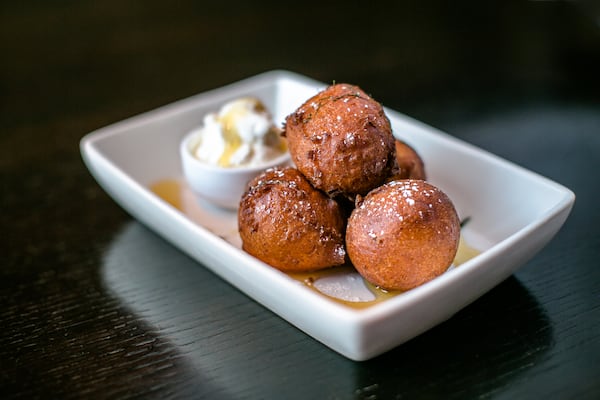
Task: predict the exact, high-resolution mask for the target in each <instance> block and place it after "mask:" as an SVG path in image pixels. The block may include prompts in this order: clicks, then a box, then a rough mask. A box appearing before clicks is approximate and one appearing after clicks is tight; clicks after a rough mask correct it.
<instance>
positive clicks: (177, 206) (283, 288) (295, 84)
mask: <svg viewBox="0 0 600 400" xmlns="http://www.w3.org/2000/svg"><path fill="white" fill-rule="evenodd" d="M356 83H357V84H358V85H359V86H360V82H356ZM324 87H325V84H323V83H321V82H317V81H314V80H311V79H309V78H306V77H304V76H301V75H298V74H295V73H292V72H288V71H270V72H266V73H263V74H260V75H257V76H254V77H250V78H248V79H245V80H242V81H239V82H236V83H233V84H230V85H227V86H224V87H221V88H218V89H215V90H211V91H209V92H205V93H201V94H198V95H196V96H193V97H190V98H187V99H184V100H181V101H178V102H175V103H172V104H170V105H167V106H164V107H161V108H159V109H156V110H154V111H150V112H147V113H144V114H141V115H139V116H136V117H133V118H129V119H127V120H125V121H122V122H118V123H115V124H113V125H110V126H108V127H105V128H102V129H99V130H96V131H94V132H91V133H89V134H87V135H86V136H85V137H84V138H83V139H82V140H81V143H80V145H81V152H82V156H83V159H84V161H85V163H86V165H87V167H88V168H89V170H90V172H91V173H92V175H93V176H94V177H95V178H96V180H97V181H98V183H99V184H100V185H101V186H102V187H103V188H104V189H105V190H106V191H107V192H108V193H109V194H110V195H111V196H112V197H113V198H114V200H115V201H116V202H117V203H119V204H120V205H121V206H122V207H123V208H124V209H125V210H126V211H127V212H129V213H130V214H131V215H132V216H133V217H135V218H137V219H138V220H139V221H141V222H142V223H144V224H145V225H147V226H148V227H150V228H151V229H153V230H154V231H156V232H157V233H158V234H160V235H161V236H162V237H164V238H165V239H166V240H167V241H169V242H171V243H172V244H173V245H175V246H176V247H178V248H179V249H181V251H183V252H185V253H187V254H188V255H190V256H191V257H193V258H194V259H196V260H197V261H198V262H199V263H201V264H202V265H204V266H205V267H206V268H209V269H210V270H211V271H213V272H214V273H215V274H217V275H219V276H220V277H222V278H223V279H225V280H226V281H228V282H229V283H231V284H232V285H234V286H235V287H237V288H238V289H239V290H241V291H243V292H244V293H246V294H247V295H248V296H250V297H251V298H253V299H254V300H256V301H257V302H259V303H261V304H262V305H264V306H265V307H267V308H269V309H270V310H272V311H273V312H275V313H276V314H278V315H279V316H281V317H282V318H284V319H285V320H287V321H288V322H290V323H291V324H293V325H294V326H296V327H297V328H299V329H301V330H302V331H304V332H305V333H306V334H308V335H310V336H312V337H313V338H315V339H316V340H318V341H320V342H322V343H323V344H325V345H326V346H328V347H330V348H331V349H333V350H335V351H337V352H339V353H340V354H342V355H344V356H346V357H348V358H350V359H353V360H366V359H369V358H372V357H375V356H377V355H379V354H381V353H383V352H385V351H387V350H390V349H392V348H394V347H395V346H398V345H400V344H402V343H403V342H405V341H407V340H409V339H411V338H413V337H414V336H416V335H419V334H420V333H422V332H424V331H426V330H428V329H430V328H432V327H433V326H435V325H437V324H439V323H440V322H442V321H444V320H446V319H448V318H450V317H451V316H452V315H453V314H454V313H456V312H457V311H459V310H460V309H462V308H463V307H465V306H466V305H467V304H469V303H471V302H472V301H474V300H475V299H477V298H478V297H480V296H481V295H482V294H484V293H485V292H487V291H488V290H490V289H491V288H492V287H494V286H495V285H497V284H498V283H500V282H501V281H503V280H504V279H505V278H507V277H508V276H510V275H511V274H512V273H513V272H514V271H515V270H516V269H517V268H518V267H520V266H521V265H523V264H524V263H525V262H526V261H527V260H528V259H530V258H531V257H532V256H534V255H535V254H536V253H537V252H538V251H539V250H540V249H541V248H542V247H543V246H544V245H546V244H547V243H548V242H549V241H550V239H551V238H552V237H553V236H554V235H555V234H556V232H557V231H558V230H559V229H560V227H561V226H562V224H563V223H564V221H565V220H566V218H567V216H568V215H569V212H570V210H571V208H572V206H573V203H574V201H575V196H574V194H573V193H572V192H571V191H570V190H569V189H567V188H565V187H563V186H561V185H559V184H557V183H555V182H553V181H551V180H549V179H547V178H544V177H542V176H540V175H538V174H535V173H533V172H530V171H527V170H525V169H524V168H521V167H519V166H517V165H515V164H513V163H510V162H508V161H506V160H503V159H501V158H499V157H497V156H494V155H493V154H490V153H488V152H486V151H483V150H481V149H478V148H476V147H474V146H472V145H470V144H468V143H465V142H462V141H460V140H458V139H456V138H454V137H452V136H450V135H447V134H445V133H443V132H440V131H439V130H436V129H434V128H432V127H430V126H427V125H426V124H423V123H421V122H419V121H416V120H414V119H412V118H410V117H407V116H405V115H403V114H401V113H398V112H396V111H393V110H390V109H387V108H386V113H387V115H388V117H389V118H390V121H391V123H392V128H393V131H394V135H396V137H398V138H401V139H403V140H405V141H406V142H408V143H409V144H410V145H412V146H413V147H414V148H415V149H416V150H417V151H418V152H419V153H420V155H421V156H422V158H423V159H424V162H425V165H426V168H427V173H428V176H429V180H430V181H431V182H432V183H433V184H434V185H436V186H438V187H440V188H441V189H442V190H443V191H444V192H446V194H448V196H449V197H450V198H451V199H452V201H453V202H454V204H455V206H456V208H457V211H458V213H459V216H460V217H461V219H467V218H468V220H469V222H468V224H466V225H465V226H464V227H463V230H462V238H463V240H464V242H465V243H468V245H469V246H471V247H473V248H476V249H477V250H478V254H477V255H476V256H474V257H472V258H470V259H468V260H467V261H464V262H463V263H461V264H460V265H457V266H455V267H453V268H451V269H449V270H448V271H447V272H446V273H444V274H443V275H441V276H439V277H438V278H436V279H434V280H432V281H430V282H428V283H426V284H424V285H422V286H420V287H417V288H415V289H412V290H410V291H407V292H404V293H397V294H388V295H386V296H379V297H378V298H377V300H376V301H371V300H370V299H368V298H365V293H367V297H368V292H369V291H373V290H374V289H373V288H369V287H367V286H365V285H363V284H361V282H360V279H358V282H357V279H356V276H353V275H352V274H351V273H345V272H340V273H339V274H330V275H328V276H326V278H327V279H326V280H324V281H323V282H324V284H323V285H321V286H323V287H325V288H324V289H323V288H319V285H314V284H313V283H314V282H313V280H312V279H311V280H310V282H309V280H308V279H306V277H299V276H291V275H288V274H285V273H282V272H280V271H278V270H276V269H274V268H271V267H270V266H268V265H266V264H264V263H263V262H261V261H259V260H257V259H256V258H254V257H252V256H250V255H249V254H247V253H245V252H244V251H243V250H241V248H240V247H241V243H240V239H239V235H238V233H237V216H236V214H235V212H231V211H225V210H222V209H219V208H216V207H214V206H211V205H210V204H205V203H202V202H201V201H199V200H197V199H196V197H195V196H194V194H193V193H192V192H191V190H190V189H189V187H188V186H187V184H186V182H185V180H184V179H183V175H182V170H181V166H180V160H179V152H178V149H179V143H180V141H181V139H182V138H183V137H184V136H185V135H186V133H188V132H189V131H190V130H192V129H193V128H195V127H197V126H198V125H200V124H201V123H202V118H203V116H204V115H205V114H206V113H208V112H212V111H214V110H216V109H218V108H219V107H220V106H221V105H222V104H223V103H225V102H227V101H230V100H233V99H235V98H238V97H241V96H256V97H258V98H260V99H261V100H262V101H263V102H264V103H265V105H266V106H267V108H268V109H269V110H270V111H271V113H272V114H273V116H274V118H275V120H276V121H278V123H283V120H284V119H285V117H286V116H287V115H288V114H290V113H291V112H293V111H294V110H295V109H296V108H297V107H298V106H299V105H300V104H302V103H303V102H304V101H305V100H306V99H308V98H309V97H311V96H312V95H314V94H315V93H317V92H318V91H319V90H321V89H323V88H324ZM364 89H366V90H367V92H368V88H364ZM467 258H468V257H467ZM307 282H309V283H310V284H308V283H307ZM340 288H341V292H342V293H341V294H339V293H337V294H336V293H333V292H336V291H337V292H340V290H339V289H340ZM365 289H366V290H367V291H366V292H365ZM320 290H321V291H320ZM322 292H325V293H329V294H330V295H331V296H333V297H331V296H328V295H326V294H323V293H322ZM354 292H356V293H354ZM335 297H339V298H341V300H340V299H336V298H335ZM357 299H358V301H357Z"/></svg>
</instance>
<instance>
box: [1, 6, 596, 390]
mask: <svg viewBox="0 0 600 400" xmlns="http://www.w3.org/2000/svg"><path fill="white" fill-rule="evenodd" d="M456 3H458V2H445V1H436V2H416V1H414V2H412V1H411V2H396V3H395V4H388V2H381V3H380V2H370V3H367V2H356V1H348V2H331V1H323V2H313V3H307V2H305V3H292V4H288V3H286V2H280V1H272V2H254V3H253V2H236V1H228V2H219V1H215V2H210V3H208V4H207V3H206V2H201V1H179V2H164V1H153V0H152V1H144V2H141V1H116V0H105V1H97V2H93V1H66V0H65V1H58V0H57V1H32V0H26V1H18V2H3V4H2V5H0V12H1V14H0V40H1V43H0V58H1V61H0V107H1V113H0V185H1V195H0V196H1V197H0V227H1V228H2V236H1V240H0V260H1V262H0V266H1V270H0V271H1V272H0V273H1V276H0V300H1V303H0V306H1V307H0V327H1V329H0V371H1V374H0V395H2V396H1V397H3V398H27V399H29V398H153V397H156V398H173V397H175V398H179V397H187V396H193V397H208V398H327V399H375V398H377V399H384V398H385V399H387V398H391V399H400V398H461V399H464V398H508V399H514V398H574V399H581V398H598V397H600V367H599V365H600V270H599V269H598V265H599V261H598V260H599V259H600V228H599V227H598V226H599V224H600V212H599V211H598V210H599V208H598V206H597V202H598V197H599V196H600V189H599V187H600V178H599V177H598V170H599V169H600V163H599V161H598V159H599V157H598V153H599V152H600V77H599V76H600V11H599V7H598V6H597V5H595V4H593V2H591V1H590V2H586V1H495V2H480V1H470V2H460V4H456ZM367 4H368V5H367ZM271 69H288V70H291V71H295V72H298V73H301V74H304V75H308V76H310V77H312V78H315V79H318V80H321V81H324V82H332V81H334V80H335V81H337V82H342V81H346V82H349V83H354V84H357V85H359V86H361V87H363V88H364V89H365V90H366V91H367V92H369V93H371V94H372V95H373V96H374V97H375V98H376V99H377V100H379V101H381V102H382V103H383V104H384V105H385V106H387V107H390V108H393V109H396V110H398V111H401V112H403V113H406V114H408V115H411V116H413V117H415V118H418V119H420V120H422V121H424V122H426V123H428V124H430V125H433V126H435V127H437V128H440V129H442V130H444V131H446V132H448V133H450V134H452V135H454V136H457V137H459V138H462V139H464V140H466V141H468V142H471V143H473V144H475V145H477V146H480V147H483V148H485V149H487V150H490V151H492V152H494V153H496V154H498V155H500V156H502V157H504V158H507V159H509V160H512V161H514V162H516V163H518V164H520V165H522V166H524V167H526V168H528V169H531V170H534V171H536V172H539V173H541V174H543V175H545V176H548V177H549V178H551V179H553V180H556V181H557V182H559V183H561V184H563V185H565V186H567V187H569V188H570V189H572V190H573V191H574V192H575V193H576V195H577V200H576V204H575V207H574V209H573V212H572V214H571V216H570V218H569V219H568V220H567V222H566V223H565V225H564V227H563V229H562V230H561V231H560V232H559V234H558V235H557V236H556V237H555V239H554V240H553V241H552V242H551V243H550V244H549V245H548V246H547V247H546V248H545V249H544V250H542V251H541V252H540V253H539V254H538V255H537V256H536V257H534V258H533V259H532V260H531V261H529V262H528V263H527V264H526V265H525V266H523V268H522V269H520V270H519V272H518V273H516V274H515V276H513V277H511V278H509V279H508V280H506V281H505V282H503V283H502V284H500V285H499V286H497V287H496V288H495V289H493V290H492V291H490V292H489V293H488V294H486V295H485V296H483V297H482V298H481V299H479V300H478V301H476V302H475V303H473V304H472V305H470V306H468V307H467V308H465V309H464V310H462V311H461V312H459V313H458V314H457V315H456V316H455V317H453V318H452V319H451V320H449V321H447V322H445V323H443V324H441V325H439V326H437V327H436V328H434V329H432V330H430V331H428V332H426V333H425V334H423V335H421V336H419V337H417V338H415V339H413V340H412V341H410V342H408V343H406V344H404V345H402V346H400V347H398V348H396V349H394V350H392V351H390V352H389V353H387V354H385V355H383V356H380V357H378V358H375V359H373V360H370V361H367V362H363V363H356V362H352V361H349V360H347V359H345V358H343V357H341V356H339V355H337V354H336V353H333V352H332V351H330V350H328V349H327V348H325V347H324V346H322V345H320V344H319V343H317V342H315V341H314V340H313V339H311V338H310V337H308V336H306V335H304V334H303V333H301V332H300V331H298V330H296V329H295V328H293V327H291V326H290V325H288V324H287V323H286V322H284V321H283V320H281V319H280V318H278V317H277V316H275V315H273V314H272V313H270V312H269V311H267V310H266V309H264V308H263V307H261V306H259V305H258V304H256V303H254V302H253V301H252V300H250V299H248V298H247V297H246V296H244V295H242V294H241V293H240V292H238V291H237V290H235V289H234V288H232V287H231V286H229V285H228V284H226V283H224V282H223V281H222V280H220V279H218V278H216V277H215V276H214V275H212V274H211V273H210V272H208V271H207V270H206V269H204V268H202V267H201V266H199V265H198V264H197V263H196V262H194V261H192V260H191V259H189V258H188V257H186V256H185V255H183V254H181V253H180V252H178V251H177V250H175V249H174V248H173V247H172V246H170V245H169V244H167V243H166V242H165V241H163V240H162V239H160V238H159V237H157V236H156V235H155V234H154V233H152V232H150V231H149V230H147V229H146V228H144V227H143V226H141V225H140V224H139V223H137V222H136V221H134V220H132V218H131V217H130V216H128V215H127V214H126V213H125V212H124V211H122V210H121V209H120V208H119V207H118V206H117V205H116V203H114V202H113V201H112V199H110V198H109V197H108V196H107V195H106V194H105V193H104V192H103V191H102V189H101V188H100V187H99V186H98V185H97V184H96V182H95V181H94V180H93V179H92V177H91V176H90V174H89V173H88V171H87V170H86V168H85V166H84V165H83V162H82V161H81V157H80V154H79V148H78V145H79V140H80V139H81V137H82V136H83V135H84V134H86V133H88V132H90V131H92V130H94V129H97V128H100V127H102V126H105V125H108V124H110V123H113V122H116V121H119V120H121V119H124V118H126V117H129V116H133V115H136V114H138V113H140V112H144V111H148V110H151V109H153V108H155V107H158V106H161V105H164V104H167V103H169V102H172V101H175V100H178V99H181V98H185V97H187V96H190V95H193V94H196V93H199V92H202V91H205V90H208V89H212V88H216V87H219V86H221V85H224V84H227V83H231V82H234V81H237V80H239V79H242V78H245V77H248V76H251V75H254V74H257V73H260V72H264V71H267V70H271Z"/></svg>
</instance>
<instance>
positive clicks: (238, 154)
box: [192, 97, 287, 167]
mask: <svg viewBox="0 0 600 400" xmlns="http://www.w3.org/2000/svg"><path fill="white" fill-rule="evenodd" d="M194 132H195V133H196V134H197V135H198V138H197V140H196V141H195V143H196V145H195V147H194V148H192V155H193V156H194V157H196V158H197V159H198V160H200V161H203V162H206V163H208V164H212V165H216V166H220V167H237V166H255V165H260V164H263V163H265V162H267V161H269V160H272V159H274V158H276V157H278V156H280V155H282V154H283V153H285V152H286V151H287V145H286V142H285V139H283V138H282V137H281V131H280V130H279V129H278V128H277V127H276V126H275V125H274V123H273V119H272V117H271V115H270V114H269V112H268V111H267V109H266V107H265V106H264V104H263V103H262V102H261V101H260V100H258V99H256V98H253V97H243V98H240V99H237V100H233V101H231V102H229V103H226V104H225V105H223V106H222V107H221V109H220V110H219V111H218V112H216V113H210V114H208V115H206V116H205V117H204V120H203V126H201V127H199V128H197V129H196V130H194Z"/></svg>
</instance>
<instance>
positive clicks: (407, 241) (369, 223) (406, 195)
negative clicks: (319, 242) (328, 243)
mask: <svg viewBox="0 0 600 400" xmlns="http://www.w3.org/2000/svg"><path fill="white" fill-rule="evenodd" d="M459 237H460V221H459V219H458V215H457V213H456V210H455V208H454V206H453V204H452V202H451V201H450V199H449V198H448V196H446V194H445V193H444V192H442V191H441V190H440V189H438V188H437V187H435V186H433V185H431V184H429V183H427V182H425V181H422V180H413V179H407V180H397V181H392V182H388V183H386V184H385V185H383V186H380V187H378V188H376V189H374V190H373V191H371V192H370V193H369V194H368V195H367V196H366V197H365V198H364V199H362V202H361V203H360V204H358V205H357V207H356V208H355V209H354V211H353V212H352V215H351V216H350V218H349V220H348V225H347V228H346V250H347V252H348V256H349V257H350V260H351V261H352V263H353V264H354V266H355V267H356V269H357V271H358V272H359V273H360V274H361V275H362V276H363V277H364V278H365V279H366V280H367V281H369V282H371V283H372V284H374V285H377V286H380V287H382V288H384V289H389V290H409V289H412V288H414V287H416V286H419V285H421V284H423V283H425V282H427V281H429V280H431V279H433V278H435V277H436V276H438V275H441V274H442V273H443V272H445V271H446V270H447V269H448V267H449V266H450V265H451V264H452V261H453V260H454V257H455V255H456V252H457V250H458V241H459Z"/></svg>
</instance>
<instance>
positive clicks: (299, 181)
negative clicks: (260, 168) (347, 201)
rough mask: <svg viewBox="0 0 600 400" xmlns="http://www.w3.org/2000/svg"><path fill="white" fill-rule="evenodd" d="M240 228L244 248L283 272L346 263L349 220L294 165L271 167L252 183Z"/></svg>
mask: <svg viewBox="0 0 600 400" xmlns="http://www.w3.org/2000/svg"><path fill="white" fill-rule="evenodd" d="M238 228H239V232H240V236H241V238H242V248H243V249H244V250H245V251H246V252H248V253H250V254H252V255H253V256H255V257H257V258H258V259H260V260H262V261H264V262H266V263H267V264H269V265H271V266H273V267H275V268H277V269H279V270H281V271H285V272H301V271H311V270H318V269H323V268H326V267H332V266H335V265H341V264H343V263H344V262H345V261H346V250H345V246H344V230H345V219H344V218H343V217H342V213H341V210H340V208H339V206H338V204H337V202H336V201H335V200H333V199H331V198H329V197H328V196H327V195H325V194H324V193H323V192H321V191H319V190H317V189H315V188H313V187H312V186H311V185H310V183H309V182H308V181H307V180H306V178H304V176H303V175H302V174H301V173H300V172H298V170H297V169H295V168H292V167H285V168H272V169H268V170H266V171H265V172H263V173H262V174H261V175H259V176H257V177H256V178H254V179H253V180H252V181H251V182H250V183H249V185H248V189H247V190H246V192H245V193H244V195H243V196H242V199H241V201H240V208H239V210H238Z"/></svg>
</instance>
